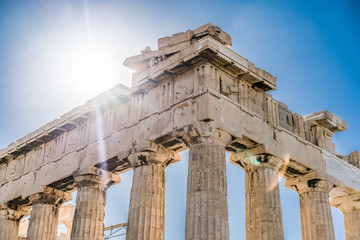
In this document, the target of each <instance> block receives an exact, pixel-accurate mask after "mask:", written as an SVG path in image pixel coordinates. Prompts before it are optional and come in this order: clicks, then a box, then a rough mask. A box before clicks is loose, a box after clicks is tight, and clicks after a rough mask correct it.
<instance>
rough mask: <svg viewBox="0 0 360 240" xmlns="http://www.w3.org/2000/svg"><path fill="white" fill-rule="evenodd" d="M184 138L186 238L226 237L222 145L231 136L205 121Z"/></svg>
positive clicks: (212, 239) (216, 239) (222, 239)
mask: <svg viewBox="0 0 360 240" xmlns="http://www.w3.org/2000/svg"><path fill="white" fill-rule="evenodd" d="M204 125H205V124H204ZM185 139H187V145H188V146H189V149H190V156H189V170H188V179H187V196H186V197H187V198H186V223H185V239H186V240H202V239H207V240H228V239H229V223H228V206H227V181H226V159H225V146H226V145H227V144H228V143H229V142H230V141H231V136H230V135H229V134H228V133H226V132H224V131H221V130H217V129H213V128H212V127H211V126H206V125H205V126H200V127H199V128H198V129H195V130H193V131H190V132H189V133H188V135H187V136H185Z"/></svg>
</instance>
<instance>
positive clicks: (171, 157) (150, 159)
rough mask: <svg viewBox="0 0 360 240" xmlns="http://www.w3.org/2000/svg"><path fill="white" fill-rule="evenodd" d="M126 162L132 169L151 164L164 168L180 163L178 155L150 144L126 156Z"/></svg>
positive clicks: (157, 145)
mask: <svg viewBox="0 0 360 240" xmlns="http://www.w3.org/2000/svg"><path fill="white" fill-rule="evenodd" d="M128 160H129V162H130V164H131V166H132V167H133V168H137V167H140V166H143V165H151V164H160V165H163V166H165V167H166V166H168V165H169V164H171V163H175V162H178V161H180V154H179V153H177V152H175V151H172V150H170V149H167V148H164V147H163V146H161V145H159V144H156V143H153V142H151V143H150V145H149V146H148V147H147V148H144V149H141V150H140V151H138V152H135V153H133V154H131V155H130V156H128Z"/></svg>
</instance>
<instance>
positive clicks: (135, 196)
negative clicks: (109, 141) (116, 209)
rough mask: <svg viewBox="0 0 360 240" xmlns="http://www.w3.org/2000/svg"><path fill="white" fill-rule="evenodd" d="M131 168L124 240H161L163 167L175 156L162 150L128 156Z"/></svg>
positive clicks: (163, 222) (163, 193)
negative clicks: (131, 174)
mask: <svg viewBox="0 0 360 240" xmlns="http://www.w3.org/2000/svg"><path fill="white" fill-rule="evenodd" d="M128 159H129V161H130V163H131V165H132V167H133V168H134V175H133V183H132V188H131V196H130V205H129V218H128V226H127V231H126V239H128V240H145V239H146V240H162V239H164V224H165V167H166V166H167V165H168V163H169V162H170V161H172V162H173V161H177V160H179V155H178V154H176V153H174V152H172V151H168V150H166V149H158V152H140V153H136V154H133V155H131V156H130V157H128Z"/></svg>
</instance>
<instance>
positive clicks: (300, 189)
mask: <svg viewBox="0 0 360 240" xmlns="http://www.w3.org/2000/svg"><path fill="white" fill-rule="evenodd" d="M285 187H288V188H291V189H293V190H295V191H296V192H297V193H298V194H299V195H301V194H303V193H306V192H326V193H329V192H330V191H331V189H333V188H334V187H335V185H334V184H333V183H331V182H329V181H327V180H324V179H323V178H321V176H319V174H318V173H317V172H312V173H309V174H306V175H304V176H299V177H296V178H289V179H287V180H285Z"/></svg>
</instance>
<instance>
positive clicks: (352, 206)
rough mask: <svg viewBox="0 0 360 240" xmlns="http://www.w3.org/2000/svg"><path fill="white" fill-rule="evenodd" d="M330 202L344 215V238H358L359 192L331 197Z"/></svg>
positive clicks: (359, 231) (347, 239) (350, 239)
mask: <svg viewBox="0 0 360 240" xmlns="http://www.w3.org/2000/svg"><path fill="white" fill-rule="evenodd" d="M330 204H331V205H332V206H334V207H336V208H338V209H339V210H340V211H341V212H342V213H343V215H344V226H345V238H346V240H360V193H352V194H349V195H345V196H341V197H337V198H334V199H331V201H330Z"/></svg>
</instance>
